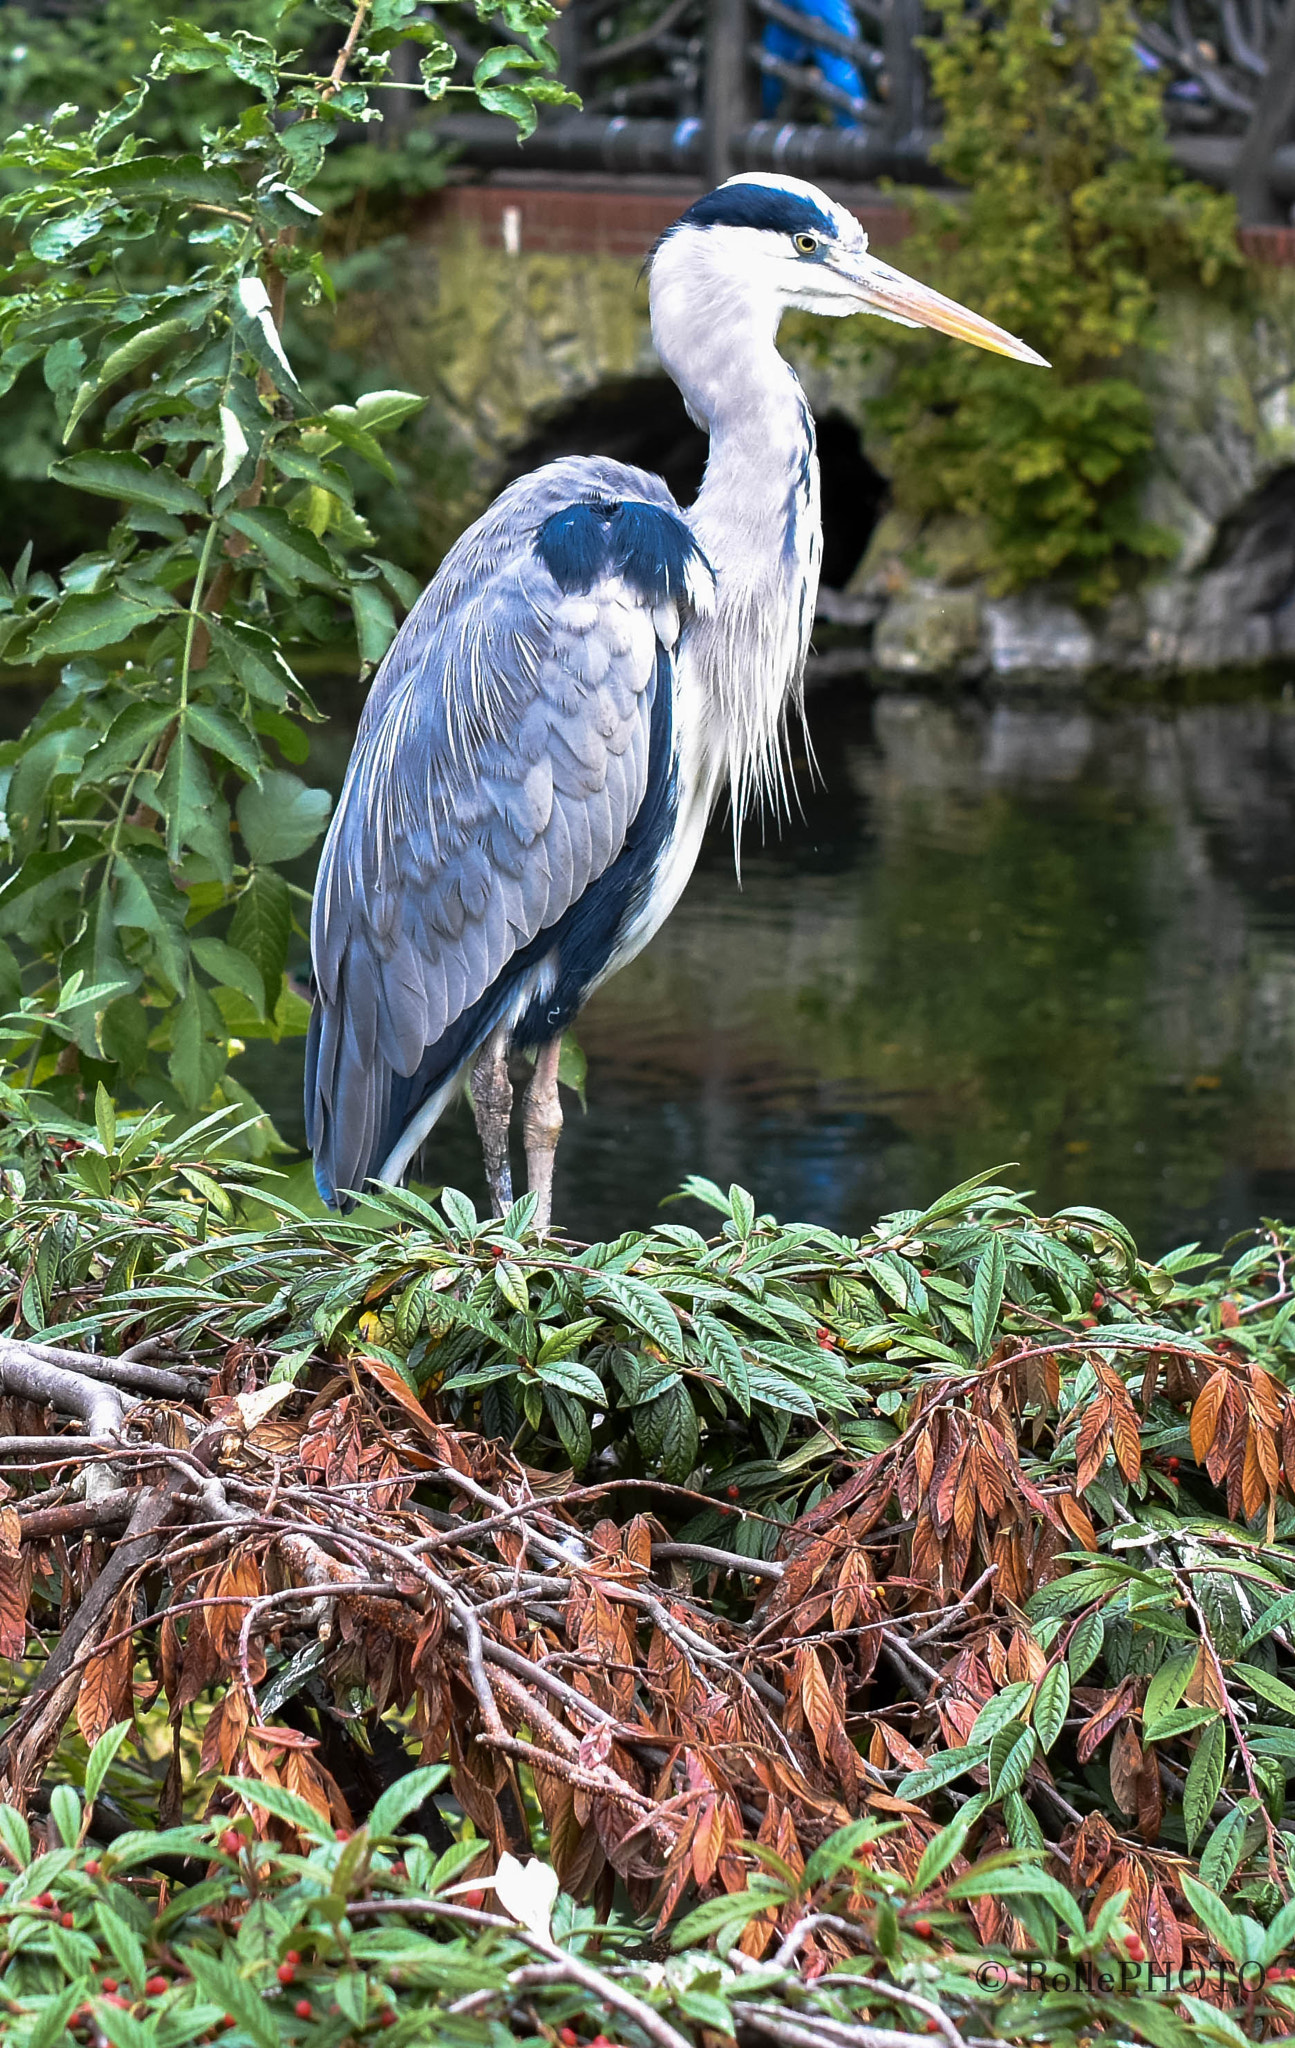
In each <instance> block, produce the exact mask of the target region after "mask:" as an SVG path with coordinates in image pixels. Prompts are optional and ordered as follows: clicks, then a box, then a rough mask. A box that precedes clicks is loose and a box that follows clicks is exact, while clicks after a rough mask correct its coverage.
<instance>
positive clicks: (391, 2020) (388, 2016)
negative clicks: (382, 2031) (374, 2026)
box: [378, 2006, 396, 2027]
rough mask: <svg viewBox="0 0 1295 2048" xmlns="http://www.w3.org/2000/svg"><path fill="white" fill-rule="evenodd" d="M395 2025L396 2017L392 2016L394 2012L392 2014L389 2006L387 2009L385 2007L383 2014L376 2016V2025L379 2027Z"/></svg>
mask: <svg viewBox="0 0 1295 2048" xmlns="http://www.w3.org/2000/svg"><path fill="white" fill-rule="evenodd" d="M395 2024H396V2015H395V2014H394V2012H393V2011H392V2010H391V2007H390V2006H388V2007H387V2009H386V2011H385V2012H380V2013H379V2014H378V2025H379V2026H380V2027H394V2026H395Z"/></svg>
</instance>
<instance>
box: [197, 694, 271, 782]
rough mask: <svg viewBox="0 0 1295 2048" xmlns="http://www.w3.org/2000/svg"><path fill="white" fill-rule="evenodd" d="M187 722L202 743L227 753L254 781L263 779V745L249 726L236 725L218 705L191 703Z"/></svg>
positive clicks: (218, 751)
mask: <svg viewBox="0 0 1295 2048" xmlns="http://www.w3.org/2000/svg"><path fill="white" fill-rule="evenodd" d="M184 724H185V728H186V730H187V731H188V732H190V733H191V734H192V735H193V737H194V739H195V740H197V742H198V744H199V745H200V746H204V747H210V748H211V749H212V751H213V753H217V754H223V755H224V757H225V759H226V760H227V761H230V762H232V763H233V765H234V767H235V768H237V769H238V771H239V773H240V774H242V775H245V776H247V777H248V779H249V780H250V781H252V782H259V781H260V780H261V770H262V766H263V757H262V754H261V749H260V747H259V746H258V745H257V743H256V741H255V739H253V738H252V736H251V735H250V734H249V733H248V732H247V730H246V728H245V727H243V726H241V725H238V724H236V723H235V721H234V720H233V719H232V718H230V717H229V716H228V714H227V713H226V712H224V711H219V710H217V708H216V706H215V705H214V704H203V703H201V702H199V703H196V704H188V705H186V707H185V712H184Z"/></svg>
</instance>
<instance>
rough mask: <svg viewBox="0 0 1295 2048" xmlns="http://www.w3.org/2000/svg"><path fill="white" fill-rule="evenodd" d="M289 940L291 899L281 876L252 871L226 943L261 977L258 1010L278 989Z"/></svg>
mask: <svg viewBox="0 0 1295 2048" xmlns="http://www.w3.org/2000/svg"><path fill="white" fill-rule="evenodd" d="M291 938H292V898H291V896H290V894H289V892H288V885H287V883H286V882H285V881H284V879H283V877H282V875H279V874H276V873H275V871H274V869H273V868H254V869H253V871H252V879H251V881H250V882H249V883H248V885H247V887H246V889H244V891H243V893H242V895H241V896H240V897H239V899H238V903H237V905H236V906H235V909H234V915H233V917H232V918H231V920H230V925H229V944H230V945H231V946H234V947H236V948H237V950H238V951H239V952H240V953H241V954H243V955H244V957H245V958H246V959H248V960H250V961H251V962H252V965H253V966H254V967H255V968H256V970H257V972H258V973H259V975H260V977H261V1011H262V1015H264V1013H265V1006H266V1003H267V1002H268V1001H269V1000H270V999H271V998H272V997H273V995H274V994H275V992H276V991H277V990H278V988H279V986H280V984H281V982H282V980H283V973H284V969H285V967H286V966H287V964H288V946H289V942H290V941H291Z"/></svg>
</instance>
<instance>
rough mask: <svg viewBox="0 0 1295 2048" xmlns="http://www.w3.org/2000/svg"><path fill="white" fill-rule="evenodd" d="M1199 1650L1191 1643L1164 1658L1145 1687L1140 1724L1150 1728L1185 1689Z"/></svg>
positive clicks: (1176, 1702)
mask: <svg viewBox="0 0 1295 2048" xmlns="http://www.w3.org/2000/svg"><path fill="white" fill-rule="evenodd" d="M1199 1656H1200V1652H1199V1650H1198V1649H1197V1648H1196V1647H1195V1645H1193V1646H1192V1647H1191V1648H1190V1649H1185V1650H1174V1651H1173V1652H1171V1654H1170V1655H1169V1656H1168V1657H1166V1658H1165V1661H1164V1663H1163V1664H1162V1665H1161V1666H1160V1669H1159V1670H1158V1671H1157V1672H1156V1673H1155V1675H1154V1677H1153V1678H1152V1680H1151V1683H1150V1685H1149V1686H1148V1687H1147V1697H1146V1700H1145V1701H1144V1703H1143V1707H1142V1724H1143V1726H1144V1728H1147V1729H1148V1730H1149V1729H1150V1726H1151V1723H1152V1722H1153V1721H1159V1720H1161V1719H1162V1718H1163V1716H1164V1715H1166V1714H1167V1713H1168V1712H1169V1711H1170V1709H1171V1708H1172V1707H1176V1706H1177V1705H1178V1702H1179V1700H1180V1699H1181V1698H1182V1696H1183V1694H1184V1693H1185V1692H1186V1690H1187V1683H1188V1680H1189V1679H1190V1678H1191V1675H1192V1673H1193V1671H1194V1670H1195V1669H1196V1665H1197V1661H1198V1659H1199Z"/></svg>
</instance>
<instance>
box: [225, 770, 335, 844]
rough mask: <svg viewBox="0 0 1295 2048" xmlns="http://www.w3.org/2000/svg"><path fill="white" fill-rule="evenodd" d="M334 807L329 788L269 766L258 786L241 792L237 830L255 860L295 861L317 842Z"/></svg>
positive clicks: (252, 786) (254, 785)
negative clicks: (315, 786) (312, 786)
mask: <svg viewBox="0 0 1295 2048" xmlns="http://www.w3.org/2000/svg"><path fill="white" fill-rule="evenodd" d="M331 809H332V799H331V798H330V796H329V794H328V791H327V790H326V789H309V788H307V786H306V784H305V783H304V782H303V781H302V780H301V777H300V776H299V775H293V774H292V773H291V772H290V771H289V770H288V769H286V768H273V769H267V771H266V772H265V774H264V775H263V776H262V777H261V780H260V783H259V785H257V784H253V783H249V784H248V785H247V787H246V788H244V789H243V790H241V791H240V792H239V798H238V829H239V831H240V832H241V833H242V835H243V844H244V845H245V846H246V848H247V851H248V854H249V855H250V857H251V859H252V860H254V861H258V862H259V861H266V862H271V861H278V860H295V859H296V858H297V856H298V854H302V853H305V852H306V851H307V849H308V848H309V847H312V846H313V845H314V843H315V841H316V840H317V839H318V837H319V835H320V833H321V832H322V831H323V830H324V827H325V826H326V825H327V823H328V814H329V811H330V810H331Z"/></svg>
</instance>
